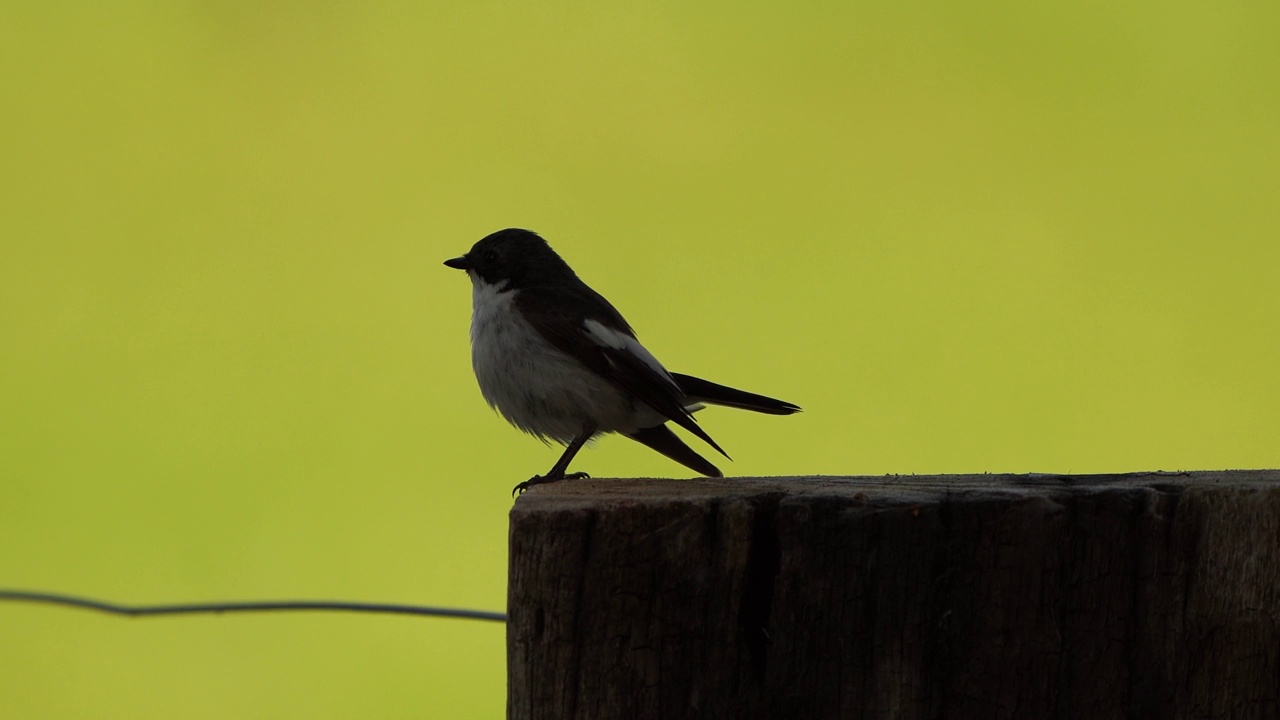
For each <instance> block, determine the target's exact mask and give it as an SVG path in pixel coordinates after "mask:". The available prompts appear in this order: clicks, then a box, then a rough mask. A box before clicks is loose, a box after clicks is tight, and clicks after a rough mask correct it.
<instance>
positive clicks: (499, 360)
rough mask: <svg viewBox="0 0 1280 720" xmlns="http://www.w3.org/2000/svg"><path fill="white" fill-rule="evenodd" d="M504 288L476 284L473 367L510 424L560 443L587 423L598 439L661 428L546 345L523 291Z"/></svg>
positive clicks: (645, 410) (654, 417) (644, 409)
mask: <svg viewBox="0 0 1280 720" xmlns="http://www.w3.org/2000/svg"><path fill="white" fill-rule="evenodd" d="M502 287H503V286H502V285H490V284H488V283H485V282H484V280H482V279H480V278H478V277H475V276H473V277H472V306H473V307H472V316H471V364H472V367H473V368H474V369H475V372H476V380H477V381H479V383H480V392H481V393H482V394H483V395H484V399H485V400H486V401H488V403H489V404H490V405H491V406H493V407H494V408H497V410H498V412H500V413H502V416H503V417H504V418H506V419H507V421H508V422H510V423H511V424H512V425H515V426H516V427H518V428H520V429H521V430H524V431H525V432H527V433H531V434H533V435H537V436H538V437H540V438H543V439H544V440H546V439H550V440H555V441H557V442H561V443H568V442H569V441H570V440H572V439H573V438H574V437H575V436H577V435H578V434H580V433H581V432H582V431H583V428H584V427H586V426H587V425H588V424H592V425H594V426H595V427H596V428H597V429H598V431H599V432H631V431H634V430H636V429H639V428H642V427H651V426H653V425H656V424H658V423H660V422H662V420H663V418H662V416H661V415H659V414H658V413H657V412H655V411H654V410H652V409H651V408H649V406H647V405H645V404H643V403H639V402H634V401H633V400H632V399H631V398H630V397H629V396H628V395H627V394H626V393H624V392H622V391H621V390H620V389H619V388H617V387H616V386H615V385H614V384H613V383H611V382H609V381H607V380H605V379H604V378H602V377H600V376H599V375H597V374H596V373H595V372H593V371H591V370H590V369H588V368H587V367H586V366H585V365H583V364H582V363H580V362H578V361H577V360H576V359H574V358H572V357H570V356H569V355H566V354H565V353H563V352H561V351H560V350H558V349H556V348H555V346H553V345H551V344H550V343H548V342H547V341H546V340H545V339H543V337H542V336H541V335H540V334H538V331H537V330H535V329H534V328H533V327H532V326H531V325H529V323H528V322H527V321H526V320H525V319H524V317H523V316H522V315H521V314H520V310H519V309H518V308H517V307H516V306H515V298H516V294H517V293H518V292H519V291H518V290H511V291H506V292H504V291H502ZM633 342H634V341H633ZM654 362H655V363H656V362H657V361H656V360H654Z"/></svg>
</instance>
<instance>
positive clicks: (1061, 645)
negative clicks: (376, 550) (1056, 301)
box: [507, 471, 1280, 720]
mask: <svg viewBox="0 0 1280 720" xmlns="http://www.w3.org/2000/svg"><path fill="white" fill-rule="evenodd" d="M510 567H511V576H510V584H509V602H508V612H509V614H510V621H509V625H508V639H507V645H508V671H509V679H508V682H509V690H508V715H509V717H510V718H514V719H519V720H524V719H534V718H539V719H540V718H581V719H583V720H608V719H610V718H663V719H666V718H735V719H737V718H981V719H982V720H989V719H991V718H1062V719H1067V718H1072V719H1074V718H1090V719H1095V718H1097V719H1104V718H1141V719H1147V718H1153V719H1159V718H1276V717H1280V471H1229V472H1197V473H1184V474H1173V473H1134V474H1127V475H1106V476H1096V475H1095V476H1026V475H1017V476H1009V475H965V476H888V477H874V478H830V477H813V478H782V479H750V478H734V479H721V480H679V481H674V480H651V479H639V480H607V479H600V480H582V481H578V480H575V481H569V482H563V483H557V484H553V485H544V486H538V487H535V488H533V489H532V490H530V491H529V492H527V493H525V494H524V496H522V497H521V498H520V500H519V501H517V502H516V504H515V507H514V508H513V509H512V511H511V566H510Z"/></svg>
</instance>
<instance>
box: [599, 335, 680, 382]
mask: <svg viewBox="0 0 1280 720" xmlns="http://www.w3.org/2000/svg"><path fill="white" fill-rule="evenodd" d="M582 326H583V327H584V328H586V330H587V335H589V336H591V339H592V340H594V341H595V342H596V343H597V344H599V345H602V346H604V347H607V348H613V349H614V350H622V351H624V352H627V353H630V354H631V355H633V356H635V357H637V358H639V359H640V360H641V361H642V362H643V363H644V364H645V365H648V366H649V369H651V370H653V371H654V372H655V373H657V374H658V377H661V378H662V379H664V380H666V381H667V382H668V383H670V384H671V387H673V388H676V390H677V391H679V390H680V387H679V386H678V385H676V381H675V380H672V379H671V374H670V373H668V372H667V369H666V368H664V367H662V363H660V362H658V358H656V357H654V356H653V353H651V352H649V351H648V350H647V349H645V346H643V345H641V344H640V341H639V340H636V339H635V338H633V337H631V336H630V335H628V334H626V333H624V332H618V331H617V330H614V329H612V328H608V327H605V326H604V325H603V324H601V323H600V322H599V321H597V320H590V319H588V320H586V321H584V322H583V323H582Z"/></svg>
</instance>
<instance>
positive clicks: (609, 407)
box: [444, 228, 800, 495]
mask: <svg viewBox="0 0 1280 720" xmlns="http://www.w3.org/2000/svg"><path fill="white" fill-rule="evenodd" d="M444 264H445V265H446V266H447V267H450V268H454V269H456V270H464V271H466V273H467V275H468V277H469V278H470V279H471V303H472V313H471V365H472V369H473V370H474V371H475V375H476V381H477V382H478V383H479V385H480V393H481V394H482V395H483V396H484V399H485V401H486V402H488V403H489V405H490V406H491V407H493V408H495V409H496V410H497V411H498V413H499V414H501V415H502V417H503V418H505V419H506V420H507V422H509V423H511V424H512V425H514V426H515V427H517V428H519V429H520V430H523V431H524V432H526V433H529V434H531V435H534V436H535V437H538V438H539V439H541V440H542V441H543V442H549V441H555V442H557V443H560V444H562V445H564V446H565V450H564V453H563V454H562V455H561V456H560V459H559V460H557V461H556V463H555V465H554V466H552V468H551V470H550V471H548V472H547V473H546V474H545V475H534V476H533V477H531V478H529V479H528V480H526V481H524V482H522V483H520V484H518V485H516V486H515V488H514V489H513V490H512V494H513V495H514V494H516V493H523V492H524V491H525V490H527V489H529V488H530V487H533V486H535V485H540V484H543V483H551V482H557V481H560V480H570V479H580V478H584V477H589V476H588V475H587V474H586V473H583V472H575V473H569V472H567V471H568V469H569V463H570V462H572V461H573V458H574V456H575V455H577V453H578V451H579V450H581V449H582V447H583V446H584V445H585V444H586V443H587V442H588V441H590V440H592V439H593V438H595V437H597V436H600V435H604V434H607V433H619V434H621V435H624V436H626V437H628V438H631V439H632V440H635V441H636V442H639V443H641V444H643V445H646V446H648V447H649V448H651V449H653V450H656V451H657V452H659V453H662V454H663V455H665V456H666V457H668V458H670V459H672V460H674V461H676V462H678V463H680V464H681V465H684V466H685V467H687V468H689V469H690V470H693V471H694V472H697V473H699V474H701V475H705V476H707V477H723V476H724V475H723V473H721V472H720V469H719V468H717V467H716V466H715V465H713V464H712V463H711V462H709V461H708V460H707V459H706V458H704V457H702V456H701V455H699V454H698V453H697V452H696V451H695V450H693V448H691V447H689V446H688V445H687V444H685V442H684V441H683V440H681V439H680V437H679V436H677V435H676V434H675V433H674V432H672V430H671V428H670V427H668V426H667V423H668V422H670V423H674V424H676V425H678V426H680V427H681V428H684V429H685V430H687V431H689V432H690V433H692V434H693V435H695V436H697V437H698V438H699V439H701V440H702V441H703V442H705V443H707V444H708V445H710V446H711V447H712V448H714V449H715V450H716V451H717V452H719V453H720V454H721V455H723V456H724V457H725V458H729V454H728V453H726V452H725V451H724V450H723V449H722V448H721V447H720V446H719V445H718V444H717V443H716V441H715V440H712V439H711V436H710V435H708V434H707V432H706V431H705V430H703V429H702V428H701V427H700V426H699V425H698V423H697V422H696V421H695V420H694V418H693V413H694V412H696V411H698V410H701V409H702V408H703V407H705V406H706V405H721V406H725V407H732V408H739V409H742V410H751V411H754V412H758V413H766V414H769V415H790V414H792V413H796V412H799V411H800V406H798V405H795V404H792V403H789V402H785V401H783V400H776V399H774V398H771V397H766V396H764V395H757V394H755V393H750V392H746V391H744V390H737V389H735V388H731V387H727V386H725V385H719V384H717V383H713V382H711V381H709V380H703V379H701V378H697V377H693V376H692V375H683V374H681V373H676V372H670V371H668V370H667V369H666V368H665V367H664V366H663V365H662V363H660V362H658V359H657V358H656V357H654V355H653V353H651V352H649V350H648V349H646V348H645V346H644V345H641V344H640V341H639V340H638V339H637V338H636V333H635V331H634V330H632V328H631V325H629V324H628V323H627V321H626V320H625V319H623V317H622V314H621V313H619V312H618V310H617V309H616V308H614V306H613V305H612V304H611V303H610V302H609V301H608V300H606V299H605V298H604V297H603V296H602V295H600V293H598V292H596V291H595V290H592V289H591V287H589V286H588V285H587V284H586V283H585V282H583V281H582V280H581V279H579V278H578V276H577V274H576V273H574V271H573V270H572V269H571V268H570V267H569V265H568V263H566V262H565V261H564V260H563V259H562V258H561V257H560V256H559V255H558V254H556V252H555V251H554V250H552V249H551V246H550V245H549V244H548V243H547V241H546V240H544V239H543V238H542V236H540V235H538V234H537V233H535V232H533V231H531V230H524V229H521V228H507V229H505V230H499V231H497V232H495V233H492V234H490V235H487V236H485V237H484V238H482V239H481V240H480V241H478V242H477V243H475V245H473V246H472V247H471V249H470V250H469V251H467V253H466V254H465V255H462V256H460V257H456V258H451V259H449V260H446V261H445V262H444Z"/></svg>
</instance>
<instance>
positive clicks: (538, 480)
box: [511, 472, 591, 497]
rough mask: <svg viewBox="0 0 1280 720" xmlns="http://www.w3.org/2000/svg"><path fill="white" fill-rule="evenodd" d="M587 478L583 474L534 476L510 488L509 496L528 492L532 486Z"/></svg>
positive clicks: (587, 476)
mask: <svg viewBox="0 0 1280 720" xmlns="http://www.w3.org/2000/svg"><path fill="white" fill-rule="evenodd" d="M589 477H591V476H590V475H588V474H586V473H584V472H575V473H558V474H552V473H547V474H546V475H534V476H533V477H531V478H529V479H528V480H525V481H524V482H522V483H520V484H519V485H517V486H515V487H513V488H511V495H512V496H513V497H514V496H515V495H518V494H520V493H523V492H524V491H525V490H528V489H529V488H531V487H533V486H534V485H545V484H547V483H553V482H559V481H560V480H582V479H583V478H589Z"/></svg>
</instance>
